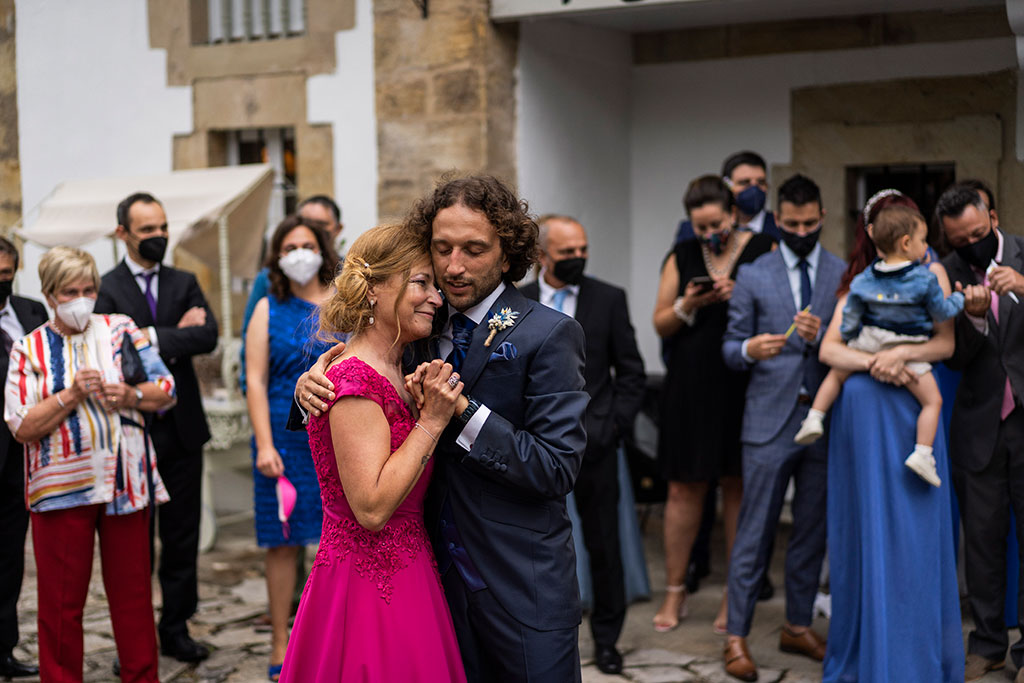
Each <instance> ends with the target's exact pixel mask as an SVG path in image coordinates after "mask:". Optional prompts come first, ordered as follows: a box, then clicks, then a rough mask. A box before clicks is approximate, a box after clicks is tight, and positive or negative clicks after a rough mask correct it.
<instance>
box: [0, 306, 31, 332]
mask: <svg viewBox="0 0 1024 683" xmlns="http://www.w3.org/2000/svg"><path fill="white" fill-rule="evenodd" d="M0 328H3V331H4V332H6V333H7V336H9V337H10V338H11V341H12V342H16V341H18V340H19V339H21V338H22V337H24V336H25V328H24V327H22V326H21V321H20V320H18V315H17V314H16V313H15V312H14V308H13V307H12V306H11V298H10V297H7V303H6V304H4V307H3V308H0Z"/></svg>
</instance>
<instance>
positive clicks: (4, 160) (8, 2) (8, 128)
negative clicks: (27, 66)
mask: <svg viewBox="0 0 1024 683" xmlns="http://www.w3.org/2000/svg"><path fill="white" fill-rule="evenodd" d="M14 33H15V32H14V0H0V233H3V234H5V235H6V234H8V232H9V230H10V228H11V226H12V225H14V223H16V222H17V221H18V220H19V219H20V218H21V161H20V157H19V154H18V74H17V70H16V68H15V62H14V58H15V50H14V40H15V35H14Z"/></svg>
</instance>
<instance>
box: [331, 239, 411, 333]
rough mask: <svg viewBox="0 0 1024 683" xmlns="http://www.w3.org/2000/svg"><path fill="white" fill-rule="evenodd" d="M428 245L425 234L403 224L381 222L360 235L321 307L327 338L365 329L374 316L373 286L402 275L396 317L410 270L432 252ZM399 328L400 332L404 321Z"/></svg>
mask: <svg viewBox="0 0 1024 683" xmlns="http://www.w3.org/2000/svg"><path fill="white" fill-rule="evenodd" d="M429 246H430V245H429V242H428V241H427V239H426V237H425V236H424V235H423V234H421V233H417V232H415V231H412V230H409V229H407V228H405V227H403V226H401V225H382V226H378V227H376V228H371V229H370V230H367V231H366V232H364V233H363V234H362V235H360V236H359V238H358V239H356V241H355V242H354V243H353V244H352V247H351V248H350V249H349V251H348V255H347V256H346V257H345V261H344V263H343V264H342V268H341V272H340V273H339V274H338V276H337V277H335V278H334V289H335V291H334V294H333V295H332V296H331V298H330V299H328V300H327V301H326V302H325V303H324V304H323V305H322V306H321V308H320V331H321V333H322V334H324V335H326V336H327V337H328V338H332V337H334V336H335V335H337V334H338V333H346V334H348V335H350V336H351V337H354V336H356V335H357V334H359V333H360V332H361V331H363V330H364V329H366V327H367V326H369V324H370V318H371V317H373V316H374V311H373V307H372V306H371V305H370V288H371V287H373V286H375V285H382V284H384V283H385V282H387V281H388V280H389V279H390V278H391V277H392V276H394V275H401V281H402V282H401V285H400V287H399V290H398V295H397V296H396V297H395V310H394V311H393V313H394V314H395V316H396V320H397V314H398V303H399V302H400V301H401V299H402V294H404V293H405V288H406V287H407V286H408V284H409V283H408V279H409V273H410V272H411V271H412V267H413V266H414V265H416V262H417V261H419V260H420V259H421V258H423V257H424V256H426V255H428V254H429V253H430V252H429ZM398 328H399V329H398V336H401V332H402V330H401V322H399V323H398ZM398 336H396V339H395V341H397V340H398Z"/></svg>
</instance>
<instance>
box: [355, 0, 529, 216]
mask: <svg viewBox="0 0 1024 683" xmlns="http://www.w3.org/2000/svg"><path fill="white" fill-rule="evenodd" d="M488 8H489V3H488V1H487V0H431V2H430V3H429V14H428V16H427V17H426V18H424V17H423V16H422V14H421V12H420V9H419V8H418V7H417V5H416V3H414V2H411V1H410V0H375V1H374V3H373V14H374V46H375V47H374V51H375V56H374V67H375V68H374V70H375V75H376V84H377V125H378V155H379V157H378V207H379V213H380V216H381V220H382V221H387V220H393V219H396V218H400V217H401V216H402V215H403V214H405V212H406V211H408V209H409V207H410V206H411V205H412V202H413V201H415V199H416V198H418V197H419V196H421V195H422V194H424V193H425V192H427V191H428V190H430V189H431V188H432V187H433V186H434V184H435V182H436V180H437V179H438V178H439V177H440V176H441V175H443V174H444V173H446V172H448V171H458V172H463V173H469V172H487V173H492V174H494V175H496V176H498V177H500V178H502V179H504V180H506V181H509V182H513V183H514V182H515V178H516V163H515V134H514V133H515V61H516V43H517V34H518V30H517V27H516V26H514V25H511V26H509V25H502V26H498V25H495V24H493V23H492V22H491V21H490V19H489V16H488Z"/></svg>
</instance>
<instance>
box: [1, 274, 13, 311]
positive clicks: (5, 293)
mask: <svg viewBox="0 0 1024 683" xmlns="http://www.w3.org/2000/svg"><path fill="white" fill-rule="evenodd" d="M13 289H14V280H0V307H3V306H6V305H7V300H8V299H9V298H11V292H12V291H13Z"/></svg>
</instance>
